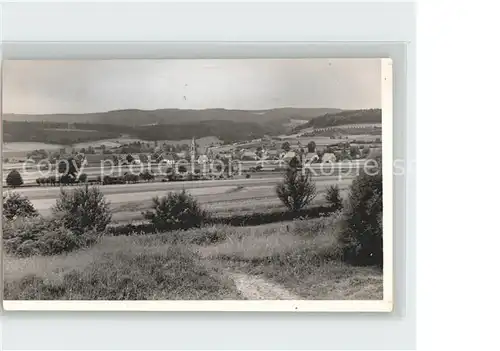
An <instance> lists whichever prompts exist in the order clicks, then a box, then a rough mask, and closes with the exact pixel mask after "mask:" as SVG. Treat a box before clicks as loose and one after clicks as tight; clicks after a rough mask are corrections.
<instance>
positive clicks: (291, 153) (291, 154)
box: [281, 151, 297, 161]
mask: <svg viewBox="0 0 500 351" xmlns="http://www.w3.org/2000/svg"><path fill="white" fill-rule="evenodd" d="M295 156H297V154H296V153H295V152H294V151H288V152H285V153H284V154H282V156H281V158H282V159H283V160H284V161H290V160H291V159H292V158H294V157H295Z"/></svg>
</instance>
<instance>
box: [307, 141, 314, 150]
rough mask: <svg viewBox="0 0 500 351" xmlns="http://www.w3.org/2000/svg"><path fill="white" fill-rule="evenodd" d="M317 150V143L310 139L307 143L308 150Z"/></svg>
mask: <svg viewBox="0 0 500 351" xmlns="http://www.w3.org/2000/svg"><path fill="white" fill-rule="evenodd" d="M315 150H316V143H315V142H314V141H312V140H311V141H310V142H309V143H308V144H307V151H308V152H314V151H315Z"/></svg>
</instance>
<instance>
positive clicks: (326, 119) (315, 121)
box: [295, 109, 382, 131]
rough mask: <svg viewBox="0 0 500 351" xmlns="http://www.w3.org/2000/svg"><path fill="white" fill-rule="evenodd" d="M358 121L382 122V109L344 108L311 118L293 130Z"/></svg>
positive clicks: (357, 122)
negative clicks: (343, 109)
mask: <svg viewBox="0 0 500 351" xmlns="http://www.w3.org/2000/svg"><path fill="white" fill-rule="evenodd" d="M360 123H382V110H381V109H366V110H345V111H341V112H337V113H327V114H325V115H323V116H319V117H316V118H312V119H311V120H310V121H309V122H307V123H305V124H303V125H301V126H298V127H297V128H295V131H300V130H302V129H306V128H326V127H334V126H340V125H346V124H360Z"/></svg>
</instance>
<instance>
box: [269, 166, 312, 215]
mask: <svg viewBox="0 0 500 351" xmlns="http://www.w3.org/2000/svg"><path fill="white" fill-rule="evenodd" d="M276 194H277V195H278V198H279V199H280V200H281V202H283V204H284V205H285V206H286V207H288V209H289V210H291V211H294V212H295V211H299V210H301V209H302V208H304V207H305V206H307V205H308V204H309V203H310V202H311V201H312V200H313V199H314V198H315V196H316V186H315V185H314V182H313V181H312V179H311V173H310V172H305V173H304V172H301V170H300V168H296V167H288V168H287V170H286V172H285V175H284V177H283V181H282V182H281V183H278V184H277V185H276Z"/></svg>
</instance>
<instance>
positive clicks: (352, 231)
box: [340, 158, 383, 267]
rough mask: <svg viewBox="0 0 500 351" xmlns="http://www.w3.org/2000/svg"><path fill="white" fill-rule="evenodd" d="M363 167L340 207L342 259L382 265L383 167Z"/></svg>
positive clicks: (354, 262)
mask: <svg viewBox="0 0 500 351" xmlns="http://www.w3.org/2000/svg"><path fill="white" fill-rule="evenodd" d="M377 161H378V162H379V163H378V165H379V167H376V169H375V170H371V171H370V173H372V172H373V173H375V171H376V174H375V175H373V173H372V174H367V173H366V172H365V171H364V170H362V172H361V173H360V175H359V176H358V177H357V178H356V179H355V180H354V181H353V183H352V185H351V189H350V194H349V199H348V201H347V206H346V208H345V209H344V211H343V217H344V228H343V230H342V232H341V235H340V242H341V244H342V247H343V259H344V260H345V261H347V262H349V263H352V264H357V265H378V266H380V267H382V265H383V245H382V241H383V240H382V239H383V238H382V233H383V228H382V209H383V206H382V171H381V163H380V162H381V159H380V158H379V159H378V160H377Z"/></svg>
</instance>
